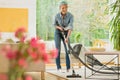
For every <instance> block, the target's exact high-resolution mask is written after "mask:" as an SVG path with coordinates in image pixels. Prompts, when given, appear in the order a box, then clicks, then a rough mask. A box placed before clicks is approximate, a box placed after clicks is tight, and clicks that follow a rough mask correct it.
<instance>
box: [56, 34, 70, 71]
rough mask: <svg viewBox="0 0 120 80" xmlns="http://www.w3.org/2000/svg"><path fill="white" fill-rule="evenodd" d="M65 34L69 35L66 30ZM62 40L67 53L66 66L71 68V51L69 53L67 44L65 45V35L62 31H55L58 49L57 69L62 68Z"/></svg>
mask: <svg viewBox="0 0 120 80" xmlns="http://www.w3.org/2000/svg"><path fill="white" fill-rule="evenodd" d="M65 34H66V36H67V32H65ZM61 41H62V42H63V44H64V48H65V53H66V56H65V57H66V68H67V69H70V59H69V53H68V50H67V46H66V45H65V41H64V38H63V36H62V34H61V33H60V32H55V46H56V48H57V49H58V56H57V58H56V65H57V69H61V63H60V53H61Z"/></svg>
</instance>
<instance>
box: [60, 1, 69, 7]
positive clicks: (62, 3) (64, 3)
mask: <svg viewBox="0 0 120 80" xmlns="http://www.w3.org/2000/svg"><path fill="white" fill-rule="evenodd" d="M61 5H68V3H67V2H66V1H61V2H60V4H59V6H61Z"/></svg>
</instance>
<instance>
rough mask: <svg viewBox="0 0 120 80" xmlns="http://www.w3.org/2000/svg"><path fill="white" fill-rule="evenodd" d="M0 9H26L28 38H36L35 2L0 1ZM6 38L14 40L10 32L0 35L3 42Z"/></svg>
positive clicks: (18, 0)
mask: <svg viewBox="0 0 120 80" xmlns="http://www.w3.org/2000/svg"><path fill="white" fill-rule="evenodd" d="M0 8H28V38H30V37H34V36H36V0H0ZM0 27H1V26H0ZM8 38H12V39H13V40H16V38H14V34H13V33H12V32H4V33H2V39H3V40H5V39H8Z"/></svg>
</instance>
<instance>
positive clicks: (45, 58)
mask: <svg viewBox="0 0 120 80" xmlns="http://www.w3.org/2000/svg"><path fill="white" fill-rule="evenodd" d="M42 58H43V61H44V62H46V63H48V62H50V61H49V55H48V54H46V53H44V54H43V56H42Z"/></svg>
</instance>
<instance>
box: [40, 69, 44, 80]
mask: <svg viewBox="0 0 120 80" xmlns="http://www.w3.org/2000/svg"><path fill="white" fill-rule="evenodd" d="M41 80H45V72H44V71H41Z"/></svg>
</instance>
